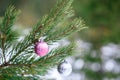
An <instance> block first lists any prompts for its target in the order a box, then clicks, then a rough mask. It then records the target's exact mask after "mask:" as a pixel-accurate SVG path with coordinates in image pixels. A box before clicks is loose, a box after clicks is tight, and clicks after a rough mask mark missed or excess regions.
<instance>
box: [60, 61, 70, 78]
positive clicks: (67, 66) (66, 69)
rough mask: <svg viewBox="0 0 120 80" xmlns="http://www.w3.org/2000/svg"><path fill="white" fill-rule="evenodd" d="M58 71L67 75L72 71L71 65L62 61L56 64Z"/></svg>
mask: <svg viewBox="0 0 120 80" xmlns="http://www.w3.org/2000/svg"><path fill="white" fill-rule="evenodd" d="M58 72H59V73H60V74H61V75H63V76H68V75H70V73H71V72H72V66H71V64H70V63H69V62H67V61H64V62H62V63H60V64H59V65H58Z"/></svg>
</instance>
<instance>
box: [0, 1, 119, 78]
mask: <svg viewBox="0 0 120 80" xmlns="http://www.w3.org/2000/svg"><path fill="white" fill-rule="evenodd" d="M55 2H56V0H0V16H3V15H4V12H5V10H6V8H7V6H8V5H9V4H11V3H12V4H14V5H15V6H16V8H18V9H20V10H21V14H20V16H19V18H18V21H17V23H16V25H17V27H18V28H19V30H21V31H26V29H29V28H31V27H32V25H33V24H34V23H36V21H37V20H38V19H39V18H40V17H41V16H43V15H45V14H47V13H49V11H50V9H51V8H52V7H54V4H55ZM72 6H73V8H74V10H75V16H74V17H81V18H82V19H83V20H84V21H85V24H86V25H87V26H89V28H88V29H84V30H82V31H80V32H78V33H76V34H74V35H72V36H70V37H69V41H73V40H74V41H75V42H76V50H75V53H74V55H73V56H71V57H70V58H68V60H69V61H70V63H71V64H72V66H73V72H72V74H71V75H70V76H67V77H63V78H62V80H120V0H74V3H73V4H72ZM53 72H54V73H50V74H48V75H46V76H45V77H44V78H46V79H45V80H47V78H48V80H50V79H51V80H53V79H52V78H54V80H56V79H58V80H61V79H60V77H57V78H56V75H53V74H55V72H56V71H53ZM50 75H53V76H50ZM57 76H59V75H57Z"/></svg>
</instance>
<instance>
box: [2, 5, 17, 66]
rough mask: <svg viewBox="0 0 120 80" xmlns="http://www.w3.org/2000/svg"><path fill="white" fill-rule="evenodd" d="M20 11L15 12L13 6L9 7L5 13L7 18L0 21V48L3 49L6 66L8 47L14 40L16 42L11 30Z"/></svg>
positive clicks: (3, 60)
mask: <svg viewBox="0 0 120 80" xmlns="http://www.w3.org/2000/svg"><path fill="white" fill-rule="evenodd" d="M18 13H19V12H18V11H17V10H15V8H14V7H13V6H9V8H8V9H7V11H6V13H5V17H4V18H3V19H1V20H0V39H1V40H0V48H1V49H2V54H1V55H2V56H3V57H2V58H3V59H2V62H3V63H4V64H6V56H5V50H6V49H7V47H8V45H7V44H10V42H12V40H15V34H14V31H12V30H11V28H12V26H13V24H14V22H15V20H16V16H17V15H18Z"/></svg>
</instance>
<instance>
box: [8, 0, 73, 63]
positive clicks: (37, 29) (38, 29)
mask: <svg viewBox="0 0 120 80" xmlns="http://www.w3.org/2000/svg"><path fill="white" fill-rule="evenodd" d="M72 1H73V0H61V1H60V2H58V4H57V8H55V9H53V11H52V12H51V13H50V14H49V16H46V17H43V18H42V19H41V20H40V21H39V22H38V23H37V24H36V25H35V26H34V27H33V31H31V32H30V33H31V34H30V35H28V36H26V37H25V39H24V40H23V41H22V42H21V43H19V44H18V45H17V46H16V48H15V50H17V51H16V54H15V55H14V56H13V57H12V58H11V59H10V60H9V62H10V61H13V60H14V59H15V58H16V57H17V56H18V55H20V54H21V52H23V51H24V50H25V49H27V48H28V47H29V46H30V45H32V44H33V42H35V36H36V35H37V36H38V37H41V36H43V34H44V33H45V32H47V30H48V31H49V29H51V27H54V26H52V25H51V24H54V23H55V21H56V19H58V18H59V16H61V15H63V14H64V12H65V10H68V9H69V7H70V5H71V3H72ZM63 4H64V5H63ZM59 9H60V10H59ZM53 13H54V14H53ZM55 13H57V14H55ZM59 13H60V14H61V15H58V14H59ZM49 22H51V23H49ZM42 24H43V25H42ZM49 25H51V27H50V26H49ZM48 28H49V29H48Z"/></svg>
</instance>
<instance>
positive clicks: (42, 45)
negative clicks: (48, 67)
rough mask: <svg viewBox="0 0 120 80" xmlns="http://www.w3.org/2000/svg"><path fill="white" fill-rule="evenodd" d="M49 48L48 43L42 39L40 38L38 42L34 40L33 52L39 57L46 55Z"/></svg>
mask: <svg viewBox="0 0 120 80" xmlns="http://www.w3.org/2000/svg"><path fill="white" fill-rule="evenodd" d="M48 51H49V49H48V44H47V43H46V42H44V41H43V40H40V41H39V42H36V44H35V53H36V54H37V55H39V56H41V57H43V56H45V55H47V53H48Z"/></svg>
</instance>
